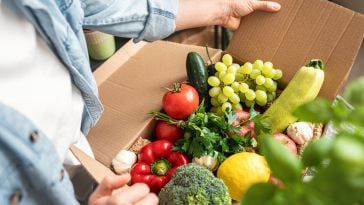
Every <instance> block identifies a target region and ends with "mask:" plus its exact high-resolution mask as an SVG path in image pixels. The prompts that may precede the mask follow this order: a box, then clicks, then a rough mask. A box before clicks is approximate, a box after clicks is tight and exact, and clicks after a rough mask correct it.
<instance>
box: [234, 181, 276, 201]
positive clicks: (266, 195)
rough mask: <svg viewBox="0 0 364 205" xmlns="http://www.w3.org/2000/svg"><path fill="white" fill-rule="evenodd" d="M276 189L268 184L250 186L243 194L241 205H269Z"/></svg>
mask: <svg viewBox="0 0 364 205" xmlns="http://www.w3.org/2000/svg"><path fill="white" fill-rule="evenodd" d="M276 191H278V188H277V187H276V186H274V185H273V184H270V183H257V184H254V185H253V186H251V187H250V188H249V189H248V190H247V192H246V193H245V194H244V196H243V198H242V200H241V203H240V204H241V205H265V204H271V203H270V201H271V200H272V199H273V197H274V195H275V192H276Z"/></svg>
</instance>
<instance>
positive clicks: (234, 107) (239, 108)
mask: <svg viewBox="0 0 364 205" xmlns="http://www.w3.org/2000/svg"><path fill="white" fill-rule="evenodd" d="M232 109H233V110H242V109H243V106H242V105H241V104H240V103H238V104H233V107H232Z"/></svg>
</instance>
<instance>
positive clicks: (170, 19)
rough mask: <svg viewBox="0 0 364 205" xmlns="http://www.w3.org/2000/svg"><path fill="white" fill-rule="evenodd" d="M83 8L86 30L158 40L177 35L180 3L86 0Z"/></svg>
mask: <svg viewBox="0 0 364 205" xmlns="http://www.w3.org/2000/svg"><path fill="white" fill-rule="evenodd" d="M82 7H83V9H84V15H85V18H84V22H83V26H84V28H86V29H91V30H98V31H102V32H105V33H110V34H113V35H115V36H120V37H126V38H134V41H135V42H138V41H140V40H146V41H154V40H158V39H163V38H165V37H167V36H169V35H170V34H172V33H173V32H174V30H175V21H176V14H177V9H178V0H82Z"/></svg>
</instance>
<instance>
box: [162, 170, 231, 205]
mask: <svg viewBox="0 0 364 205" xmlns="http://www.w3.org/2000/svg"><path fill="white" fill-rule="evenodd" d="M159 204H160V205H230V204H231V198H230V195H229V192H228V190H227V187H226V186H225V184H224V183H223V182H222V181H221V180H220V179H218V178H216V177H215V176H214V175H213V174H212V172H210V171H209V170H208V169H206V168H204V167H201V166H199V165H197V164H194V163H190V164H188V165H184V166H181V167H179V168H177V170H176V171H175V173H174V174H173V175H172V179H171V180H170V181H169V182H168V183H167V184H166V186H165V187H164V188H163V189H162V190H161V191H160V193H159Z"/></svg>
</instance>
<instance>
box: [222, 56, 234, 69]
mask: <svg viewBox="0 0 364 205" xmlns="http://www.w3.org/2000/svg"><path fill="white" fill-rule="evenodd" d="M222 62H223V63H224V64H225V65H227V66H229V65H231V64H233V57H232V56H231V55H230V54H225V55H223V56H222Z"/></svg>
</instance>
